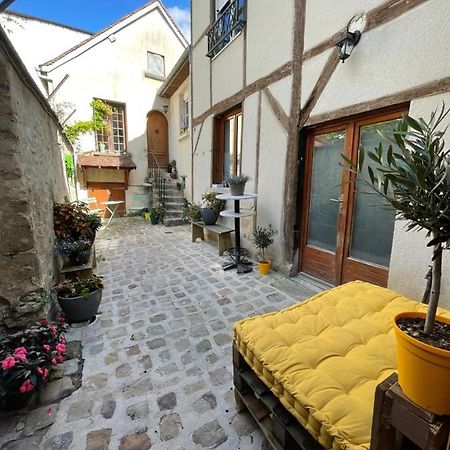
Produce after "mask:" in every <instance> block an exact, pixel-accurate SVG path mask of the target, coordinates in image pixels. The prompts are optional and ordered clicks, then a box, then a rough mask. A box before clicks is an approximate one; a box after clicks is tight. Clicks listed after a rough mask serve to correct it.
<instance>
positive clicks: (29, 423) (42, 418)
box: [22, 404, 58, 436]
mask: <svg viewBox="0 0 450 450" xmlns="http://www.w3.org/2000/svg"><path fill="white" fill-rule="evenodd" d="M57 411H58V405H57V404H53V405H49V406H43V407H41V408H37V409H34V410H32V411H31V412H30V413H28V415H27V416H26V418H25V426H24V429H23V431H22V434H23V435H24V436H31V435H32V434H33V433H34V432H36V431H37V430H41V429H43V428H47V427H48V426H50V425H51V424H52V423H53V422H54V421H55V419H56V413H57Z"/></svg>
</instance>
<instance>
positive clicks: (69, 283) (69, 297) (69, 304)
mask: <svg viewBox="0 0 450 450" xmlns="http://www.w3.org/2000/svg"><path fill="white" fill-rule="evenodd" d="M102 290H103V282H102V280H101V279H100V278H99V277H98V276H97V275H92V276H91V277H89V278H83V279H80V278H74V279H70V280H65V281H63V282H61V283H59V284H57V285H55V291H56V294H57V296H58V303H59V306H60V307H61V309H62V310H63V312H64V315H65V316H66V318H67V320H68V322H75V323H77V322H86V321H88V320H90V319H92V318H93V317H94V316H95V314H96V313H97V311H98V308H99V306H100V302H101V301H102V292H103V291H102Z"/></svg>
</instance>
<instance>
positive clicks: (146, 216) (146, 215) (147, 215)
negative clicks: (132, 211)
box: [144, 212, 150, 220]
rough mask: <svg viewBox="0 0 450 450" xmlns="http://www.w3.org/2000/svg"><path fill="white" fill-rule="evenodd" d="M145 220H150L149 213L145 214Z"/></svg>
mask: <svg viewBox="0 0 450 450" xmlns="http://www.w3.org/2000/svg"><path fill="white" fill-rule="evenodd" d="M144 220H150V213H149V212H146V213H144Z"/></svg>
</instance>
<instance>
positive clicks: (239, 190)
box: [225, 174, 250, 197]
mask: <svg viewBox="0 0 450 450" xmlns="http://www.w3.org/2000/svg"><path fill="white" fill-rule="evenodd" d="M249 179H250V177H248V176H247V175H244V174H240V175H230V176H228V177H227V178H226V180H225V181H226V182H227V183H228V186H230V194H231V195H233V196H236V197H237V196H239V195H244V192H245V184H246V183H247V181H248V180H249Z"/></svg>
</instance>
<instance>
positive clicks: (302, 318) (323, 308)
mask: <svg viewBox="0 0 450 450" xmlns="http://www.w3.org/2000/svg"><path fill="white" fill-rule="evenodd" d="M425 309H426V306H425V305H422V304H420V303H418V302H416V301H412V300H409V299H407V298H405V297H403V296H401V295H400V294H397V293H396V292H394V291H391V290H388V289H384V288H381V287H379V286H375V285H372V284H370V283H364V282H361V281H355V282H352V283H348V284H345V285H342V286H339V287H336V288H334V289H331V290H329V291H326V292H322V293H320V294H318V295H316V296H314V297H313V298H311V299H310V300H308V301H306V302H302V303H299V304H297V305H295V306H292V307H290V308H287V309H284V310H282V311H279V312H275V313H270V314H265V315H263V316H258V317H252V318H248V319H245V320H242V321H240V322H238V323H236V324H235V327H234V332H235V337H234V339H235V343H236V345H237V346H238V348H239V350H240V353H241V354H242V356H243V357H244V358H245V359H246V361H247V363H248V364H249V365H250V366H251V367H252V369H253V370H254V372H255V373H256V374H257V375H258V376H259V377H260V378H261V379H262V380H263V381H264V382H265V383H266V385H267V386H268V387H269V388H270V389H271V390H272V392H273V393H274V394H275V395H276V396H277V397H278V398H279V399H280V400H281V402H282V403H283V405H284V406H285V407H286V408H287V409H288V410H289V411H290V412H291V413H292V414H293V415H294V416H295V417H296V418H297V420H298V421H299V422H300V423H301V424H302V425H303V426H304V427H305V428H306V429H307V430H308V431H309V432H310V433H311V434H312V436H313V437H314V438H315V439H316V440H317V441H319V443H320V444H322V446H324V447H325V448H326V449H334V450H337V449H347V450H349V449H351V450H356V449H358V450H362V449H368V448H369V443H370V431H371V425H372V412H373V411H372V410H373V400H374V394H375V388H376V386H377V384H378V383H380V382H381V381H382V380H384V379H385V378H386V377H388V376H389V375H390V374H391V373H392V372H394V371H395V370H396V367H397V365H396V354H395V338H394V331H393V318H394V316H395V315H396V314H397V313H400V312H403V311H423V310H425ZM439 313H440V314H442V315H445V316H449V317H450V313H448V312H445V311H444V310H440V311H439Z"/></svg>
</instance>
